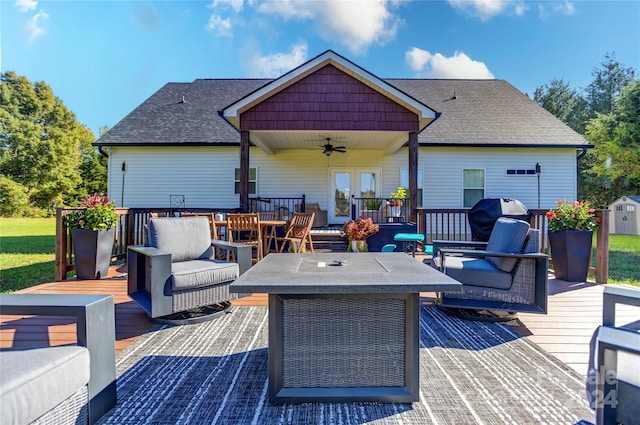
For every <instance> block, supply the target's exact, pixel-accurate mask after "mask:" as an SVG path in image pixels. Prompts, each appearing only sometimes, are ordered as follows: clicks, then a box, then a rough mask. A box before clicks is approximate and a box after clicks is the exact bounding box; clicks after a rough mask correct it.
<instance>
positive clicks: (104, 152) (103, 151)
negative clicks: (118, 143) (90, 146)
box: [98, 146, 109, 158]
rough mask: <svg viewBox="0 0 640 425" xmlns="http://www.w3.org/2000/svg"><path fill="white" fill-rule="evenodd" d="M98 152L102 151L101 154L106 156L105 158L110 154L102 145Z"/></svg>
mask: <svg viewBox="0 0 640 425" xmlns="http://www.w3.org/2000/svg"><path fill="white" fill-rule="evenodd" d="M98 152H100V155H102V156H104V157H105V158H109V154H108V153H107V152H106V151H105V150H104V149H103V148H102V146H98Z"/></svg>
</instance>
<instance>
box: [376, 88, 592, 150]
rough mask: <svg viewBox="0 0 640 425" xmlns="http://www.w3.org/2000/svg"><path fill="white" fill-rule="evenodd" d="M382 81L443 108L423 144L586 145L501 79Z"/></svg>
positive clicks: (568, 129)
mask: <svg viewBox="0 0 640 425" xmlns="http://www.w3.org/2000/svg"><path fill="white" fill-rule="evenodd" d="M385 81H387V82H388V83H389V84H392V85H394V86H395V87H397V88H398V89H400V90H402V91H404V92H406V93H408V94H410V95H412V96H414V97H416V98H417V99H418V100H420V101H421V102H423V103H425V104H427V105H429V106H430V107H431V108H433V109H435V110H436V111H438V112H441V115H440V117H439V118H438V119H436V120H435V121H434V122H432V123H431V125H429V127H427V128H426V129H425V130H424V131H422V133H420V135H419V137H418V141H419V142H420V143H421V144H437V145H459V144H464V145H485V146H486V145H511V144H513V145H522V144H525V145H536V146H537V145H547V146H567V145H569V146H582V145H588V144H589V142H588V141H586V140H585V139H584V138H583V137H582V136H580V135H579V134H578V133H576V132H575V131H573V130H572V129H571V128H570V127H568V126H567V125H565V124H564V123H563V122H562V121H560V120H558V119H557V118H556V117H554V116H553V115H552V114H551V113H549V112H548V111H547V110H546V109H544V108H542V107H541V106H540V105H538V104H537V103H535V102H534V101H532V100H531V99H529V98H528V97H527V96H526V95H524V94H523V93H521V92H520V91H518V90H517V89H516V88H515V87H513V86H512V85H511V84H509V83H507V82H506V81H504V80H417V79H406V80H392V79H389V80H385ZM454 94H455V99H452V98H453V96H454Z"/></svg>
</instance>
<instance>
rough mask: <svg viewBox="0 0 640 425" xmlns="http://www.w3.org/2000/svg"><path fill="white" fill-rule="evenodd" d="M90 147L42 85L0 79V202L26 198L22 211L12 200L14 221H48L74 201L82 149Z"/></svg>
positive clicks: (89, 137)
mask: <svg viewBox="0 0 640 425" xmlns="http://www.w3.org/2000/svg"><path fill="white" fill-rule="evenodd" d="M93 141H94V136H93V133H92V132H91V131H90V130H89V129H88V128H86V127H85V126H83V125H81V124H80V123H78V121H77V120H76V116H75V114H74V113H73V112H71V111H69V110H68V109H67V107H66V106H65V105H64V104H63V102H62V101H61V100H60V99H59V98H58V97H56V96H55V95H54V94H53V91H52V90H51V88H50V87H49V86H48V85H47V84H46V83H45V82H37V83H34V84H32V83H30V82H29V80H27V78H26V77H23V76H17V75H16V74H15V73H14V72H12V71H8V72H6V73H3V74H2V75H1V77H0V151H1V152H0V173H1V175H2V176H3V177H4V178H5V180H4V184H3V185H2V188H3V189H2V193H1V194H0V197H2V198H3V200H4V199H6V200H8V201H9V202H12V199H13V197H14V196H17V195H15V194H26V196H27V199H28V206H27V207H25V206H24V202H23V201H24V200H23V199H21V200H20V201H19V202H18V200H17V199H16V202H15V208H14V209H12V210H11V211H12V214H13V215H24V214H26V213H27V212H29V213H30V214H44V215H48V214H51V213H52V212H53V208H54V206H56V205H61V204H62V203H63V201H65V200H68V199H69V197H70V196H72V195H74V193H75V191H76V188H77V187H78V185H79V184H80V183H81V175H80V173H79V171H78V170H79V169H80V165H81V164H82V150H83V146H84V147H85V149H86V147H87V146H91V143H92V142H93ZM7 180H8V181H7ZM8 188H11V190H8ZM12 194H14V195H12ZM12 204H14V203H12ZM4 212H5V213H8V211H4Z"/></svg>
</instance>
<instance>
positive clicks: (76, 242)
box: [71, 227, 116, 279]
mask: <svg viewBox="0 0 640 425" xmlns="http://www.w3.org/2000/svg"><path fill="white" fill-rule="evenodd" d="M115 234H116V229H115V227H112V228H111V229H106V230H91V229H71V237H72V239H73V255H74V260H75V265H76V275H77V277H78V279H102V278H103V277H105V276H106V275H107V272H108V271H109V265H110V264H111V252H112V250H113V240H114V238H115Z"/></svg>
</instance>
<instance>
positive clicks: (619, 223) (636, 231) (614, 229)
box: [609, 196, 640, 235]
mask: <svg viewBox="0 0 640 425" xmlns="http://www.w3.org/2000/svg"><path fill="white" fill-rule="evenodd" d="M609 209H610V210H611V211H612V212H613V217H612V220H611V225H610V227H609V231H610V232H611V233H615V234H617V235H640V196H623V197H622V198H618V199H616V200H615V201H614V202H613V203H611V204H609Z"/></svg>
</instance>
